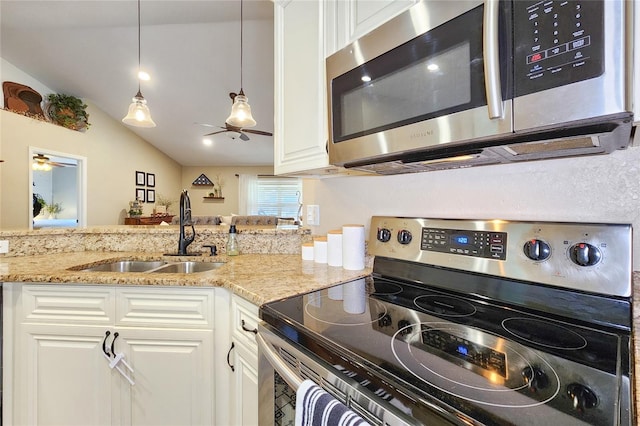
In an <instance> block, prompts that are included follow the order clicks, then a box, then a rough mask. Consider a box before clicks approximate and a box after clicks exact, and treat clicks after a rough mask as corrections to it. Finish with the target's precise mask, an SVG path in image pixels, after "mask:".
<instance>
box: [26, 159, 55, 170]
mask: <svg viewBox="0 0 640 426" xmlns="http://www.w3.org/2000/svg"><path fill="white" fill-rule="evenodd" d="M31 168H32V169H33V170H36V171H41V172H48V171H51V164H48V163H45V162H44V161H34V162H33V163H32V164H31Z"/></svg>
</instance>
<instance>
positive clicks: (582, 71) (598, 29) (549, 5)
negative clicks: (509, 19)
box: [513, 0, 605, 96]
mask: <svg viewBox="0 0 640 426" xmlns="http://www.w3.org/2000/svg"><path fill="white" fill-rule="evenodd" d="M513 8H514V10H513V16H514V25H513V26H514V55H515V74H516V78H515V81H516V84H515V92H516V96H522V95H527V94H529V93H534V92H539V91H541V90H546V89H551V88H553V87H559V86H564V85H567V84H571V83H575V82H578V81H582V80H587V79H590V78H594V77H598V76H600V75H602V73H604V33H605V31H604V22H605V17H604V1H593V0H571V1H567V0H564V1H557V0H556V1H514V2H513Z"/></svg>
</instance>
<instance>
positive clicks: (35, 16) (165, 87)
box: [0, 0, 273, 166]
mask: <svg viewBox="0 0 640 426" xmlns="http://www.w3.org/2000/svg"><path fill="white" fill-rule="evenodd" d="M137 7H138V6H137V2H136V1H135V0H84V1H75V0H66V1H49V0H46V1H36V0H17V1H15V0H0V25H1V26H0V49H1V50H0V56H1V57H2V58H4V59H5V60H6V61H8V62H10V63H11V64H13V65H15V66H16V67H18V68H20V69H21V70H22V71H24V72H26V73H28V74H30V75H31V76H33V77H34V78H35V79H37V80H39V81H40V82H42V83H43V84H44V85H45V86H47V87H49V88H50V89H52V90H53V91H55V92H56V93H64V94H69V95H74V96H78V97H81V98H84V99H88V100H90V101H91V102H92V103H93V104H95V105H96V106H97V107H99V108H100V109H102V110H103V111H105V112H106V113H107V114H108V115H110V116H111V117H113V118H114V119H115V120H118V121H120V120H121V119H122V117H124V116H125V114H126V112H127V108H128V106H129V104H130V103H131V98H132V97H133V96H134V95H135V94H136V92H137V90H138V80H137V77H136V73H137V69H138V39H137V35H138V28H137V19H138V17H137V10H138V9H137ZM243 34H244V36H243V55H242V60H243V61H242V65H243V66H242V69H243V78H242V80H243V81H242V83H243V84H242V86H243V88H244V92H245V94H246V95H247V96H248V98H249V103H250V105H251V109H252V112H253V116H254V118H255V120H256V121H257V125H256V126H255V127H254V128H253V129H256V130H264V131H268V132H273V3H272V2H271V1H269V0H244V33H243ZM240 59H241V58H240V0H198V1H192V0H142V1H141V64H142V68H143V69H144V70H146V71H147V72H149V74H150V75H151V80H150V81H148V82H144V81H143V82H142V83H141V90H142V94H143V95H144V97H145V98H146V100H147V102H148V106H149V108H150V110H151V114H152V117H153V120H154V121H155V122H156V124H157V126H156V127H155V128H150V129H145V128H135V127H129V128H130V129H131V130H132V131H133V132H135V133H137V134H138V135H139V136H141V137H142V138H144V139H145V140H147V141H148V142H150V143H151V144H153V145H154V146H156V147H157V148H158V149H160V150H161V151H163V152H164V153H166V154H167V155H168V156H170V157H171V158H173V159H175V160H176V161H177V162H178V163H180V164H182V165H184V166H216V165H219V166H222V165H245V166H248V165H269V164H272V163H273V137H269V136H261V135H253V134H249V135H248V136H249V137H250V140H249V141H242V140H240V139H231V138H230V137H229V135H230V134H228V133H221V134H218V135H215V136H212V137H210V140H211V145H209V146H207V145H205V144H204V143H203V135H204V134H205V133H210V132H212V131H215V130H216V129H215V128H210V127H205V126H201V125H199V124H195V123H205V124H211V125H215V126H224V122H225V119H226V118H227V117H228V115H229V113H230V110H231V99H230V98H229V93H230V92H238V91H239V90H240V84H241V76H240V64H241V60H240ZM18 83H20V82H18ZM43 95H44V94H43ZM123 125H124V124H123ZM89 131H90V130H89Z"/></svg>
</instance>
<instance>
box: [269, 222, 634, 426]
mask: <svg viewBox="0 0 640 426" xmlns="http://www.w3.org/2000/svg"><path fill="white" fill-rule="evenodd" d="M478 241H481V242H482V250H480V249H477V248H476V247H475V246H474V244H476V243H477V242H478ZM532 244H538V245H542V244H544V247H546V248H548V252H549V253H550V254H549V256H545V257H544V259H533V258H531V256H530V255H531V253H532V252H533V251H535V250H532V248H531V245H532ZM368 247H369V252H370V254H372V255H374V256H375V260H374V266H373V274H372V277H371V278H370V280H369V281H367V286H366V295H364V296H363V295H359V297H364V299H360V298H358V300H357V302H358V303H360V302H363V300H364V302H363V303H361V306H362V307H363V308H364V309H362V310H361V311H357V312H358V313H351V312H353V310H351V309H346V308H347V306H346V305H345V300H334V299H331V298H329V297H328V296H329V294H330V291H332V289H327V290H322V291H318V292H313V293H309V294H306V295H302V296H299V297H294V298H289V299H286V300H282V301H277V302H272V303H269V304H267V305H264V306H263V307H262V308H261V315H262V318H263V319H264V321H265V322H266V323H267V324H268V325H269V326H270V327H273V329H274V330H275V331H279V332H280V333H281V334H282V335H283V336H286V337H287V338H289V339H290V340H292V341H294V342H295V343H296V344H297V345H300V346H301V347H304V348H307V349H308V350H309V352H310V353H313V354H316V355H317V356H321V357H324V358H323V359H325V360H326V362H327V363H328V364H330V365H340V366H341V367H340V368H337V369H336V372H335V374H336V375H339V374H343V373H341V372H340V371H342V370H349V371H357V372H358V374H359V375H360V376H362V377H366V378H367V381H370V382H372V383H375V385H376V387H377V388H379V389H381V391H382V392H384V393H385V394H388V395H391V399H393V400H395V401H402V402H403V406H402V407H403V408H402V409H401V410H399V411H397V407H395V408H394V406H389V407H387V406H386V405H384V404H385V401H384V400H381V401H376V403H379V404H380V406H383V405H384V406H385V409H389V410H396V411H397V412H396V411H394V413H395V414H396V415H397V416H399V417H402V416H406V423H407V424H415V423H420V422H421V420H420V419H427V418H429V419H432V418H433V416H431V417H430V416H429V415H427V414H426V413H433V412H437V413H438V416H443V417H444V418H446V419H447V422H448V423H447V424H452V425H469V424H474V425H514V424H517V425H518V426H520V425H543V426H548V425H563V426H565V425H586V424H595V425H610V426H619V425H624V426H629V425H632V424H633V423H634V416H633V413H632V403H631V382H630V371H631V365H633V352H632V350H631V334H632V315H631V303H632V299H631V227H630V226H628V225H601V224H568V223H545V222H506V221H498V220H493V221H478V220H474V221H466V220H433V219H422V218H394V217H374V218H372V221H371V227H370V237H369V244H368ZM580 250H583V251H584V250H587V251H588V253H582V254H581V255H580V256H576V255H575V253H576V251H580ZM596 254H597V256H596ZM585 256H587V257H594V258H595V257H597V258H598V262H582V261H579V259H580V258H581V257H582V258H584V257H585ZM332 292H333V291H332ZM325 388H326V389H327V390H330V386H329V385H327V386H325ZM374 397H375V396H374ZM374 423H375V422H374ZM382 424H384V422H382ZM424 424H429V422H427V421H424Z"/></svg>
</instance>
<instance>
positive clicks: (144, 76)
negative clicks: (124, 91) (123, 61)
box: [138, 70, 151, 81]
mask: <svg viewBox="0 0 640 426" xmlns="http://www.w3.org/2000/svg"><path fill="white" fill-rule="evenodd" d="M138 78H139V79H140V80H144V81H149V80H151V76H150V75H149V73H148V72H146V71H142V70H140V71H138Z"/></svg>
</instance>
